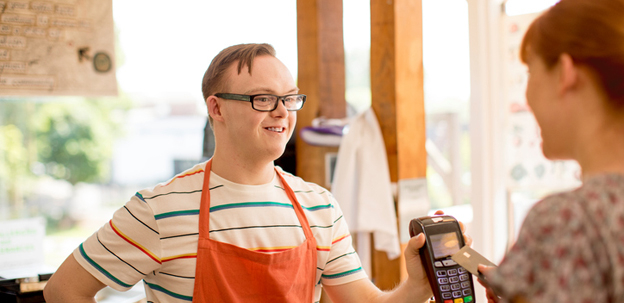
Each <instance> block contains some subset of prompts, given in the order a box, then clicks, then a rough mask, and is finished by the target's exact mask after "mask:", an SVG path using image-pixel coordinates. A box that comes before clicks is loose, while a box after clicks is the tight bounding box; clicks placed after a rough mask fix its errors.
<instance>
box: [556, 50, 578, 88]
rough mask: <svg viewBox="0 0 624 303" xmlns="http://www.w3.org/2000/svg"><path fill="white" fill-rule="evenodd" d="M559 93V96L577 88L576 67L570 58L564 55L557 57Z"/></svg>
mask: <svg viewBox="0 0 624 303" xmlns="http://www.w3.org/2000/svg"><path fill="white" fill-rule="evenodd" d="M558 65H559V66H558V71H559V89H558V91H559V93H560V94H561V95H564V94H566V93H567V92H569V91H571V90H573V89H575V88H577V86H578V84H579V74H578V67H577V66H576V65H574V60H573V59H572V57H571V56H570V55H568V54H566V53H563V54H561V56H559V64H558Z"/></svg>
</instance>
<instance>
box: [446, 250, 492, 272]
mask: <svg viewBox="0 0 624 303" xmlns="http://www.w3.org/2000/svg"><path fill="white" fill-rule="evenodd" d="M451 259H453V261H455V262H457V264H459V265H461V266H462V267H463V268H465V269H466V270H467V271H469V272H470V273H472V274H473V275H475V276H477V277H480V276H481V275H480V273H479V270H478V267H479V264H483V265H486V266H496V264H494V263H492V262H491V261H490V260H488V259H486V258H485V257H484V256H482V255H481V254H480V253H478V252H477V251H476V250H474V249H472V248H470V247H468V245H465V246H464V247H462V248H461V249H460V250H459V251H457V252H456V253H455V254H453V255H452V256H451Z"/></svg>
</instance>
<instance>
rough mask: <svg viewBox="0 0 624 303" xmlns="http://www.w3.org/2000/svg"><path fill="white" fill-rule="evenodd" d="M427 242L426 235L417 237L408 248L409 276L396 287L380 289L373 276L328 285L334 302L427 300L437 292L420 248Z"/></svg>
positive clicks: (411, 240) (393, 302) (394, 302)
mask: <svg viewBox="0 0 624 303" xmlns="http://www.w3.org/2000/svg"><path fill="white" fill-rule="evenodd" d="M424 244H425V237H424V235H422V234H421V235H419V236H416V237H413V238H411V239H410V241H409V242H408V245H407V248H406V249H405V252H404V254H405V263H406V267H407V271H408V278H407V280H406V281H405V282H403V283H401V284H400V285H399V286H398V287H397V288H395V289H394V290H392V291H389V292H384V291H381V290H379V288H377V287H376V286H375V285H374V284H373V283H372V282H371V281H370V280H368V279H361V280H357V281H353V282H351V283H347V284H342V285H334V286H331V285H324V286H323V288H324V289H325V292H326V293H327V294H328V295H329V297H330V298H331V299H332V301H333V302H336V303H343V302H375V303H377V302H392V303H398V302H425V301H427V300H428V299H429V298H431V297H432V296H433V293H432V292H431V287H430V286H429V280H428V279H427V275H426V274H425V271H424V269H423V268H422V263H421V261H420V255H419V254H418V250H419V249H420V248H421V247H422V246H423V245H424Z"/></svg>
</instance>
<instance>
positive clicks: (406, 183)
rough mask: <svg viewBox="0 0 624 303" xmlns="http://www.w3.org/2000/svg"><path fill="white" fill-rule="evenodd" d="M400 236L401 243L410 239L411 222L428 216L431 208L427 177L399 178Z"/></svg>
mask: <svg viewBox="0 0 624 303" xmlns="http://www.w3.org/2000/svg"><path fill="white" fill-rule="evenodd" d="M398 204H399V205H398V211H399V238H400V240H401V243H406V242H408V241H409V239H410V235H409V223H410V221H411V220H412V219H415V218H418V217H422V216H426V215H427V212H429V209H430V208H431V203H430V202H429V194H428V191H427V179H426V178H419V179H404V180H399V203H398Z"/></svg>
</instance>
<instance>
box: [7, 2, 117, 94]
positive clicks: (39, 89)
mask: <svg viewBox="0 0 624 303" xmlns="http://www.w3.org/2000/svg"><path fill="white" fill-rule="evenodd" d="M114 40H115V36H114V30H113V13H112V0H89V1H86V0H46V1H3V0H0V96H65V95H71V96H110V95H116V94H117V80H116V77H115V56H114V55H115V48H114Z"/></svg>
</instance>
